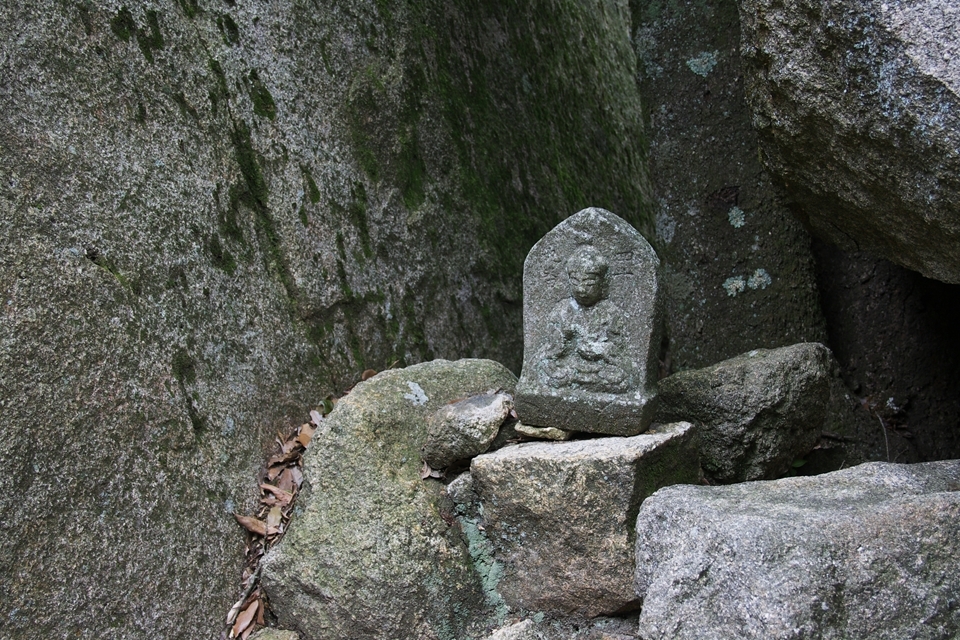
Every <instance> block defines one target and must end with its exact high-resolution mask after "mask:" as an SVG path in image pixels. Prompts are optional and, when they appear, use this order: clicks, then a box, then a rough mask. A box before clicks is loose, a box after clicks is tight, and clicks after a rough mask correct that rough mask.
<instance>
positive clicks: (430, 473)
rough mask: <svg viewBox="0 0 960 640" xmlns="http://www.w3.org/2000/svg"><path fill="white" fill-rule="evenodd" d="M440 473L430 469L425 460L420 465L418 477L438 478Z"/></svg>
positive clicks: (423, 478)
mask: <svg viewBox="0 0 960 640" xmlns="http://www.w3.org/2000/svg"><path fill="white" fill-rule="evenodd" d="M440 476H441V473H440V472H439V471H437V470H436V469H431V468H430V465H428V464H427V461H426V460H424V461H423V466H422V467H420V478H421V479H422V480H426V479H427V478H439V477H440Z"/></svg>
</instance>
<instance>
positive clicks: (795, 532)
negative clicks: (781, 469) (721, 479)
mask: <svg viewBox="0 0 960 640" xmlns="http://www.w3.org/2000/svg"><path fill="white" fill-rule="evenodd" d="M637 530H638V531H643V532H644V533H645V535H643V536H638V539H637V593H638V595H640V596H641V597H643V598H644V601H643V611H642V612H641V614H640V636H641V637H642V638H644V639H645V640H728V639H729V638H741V639H743V640H753V639H756V640H787V639H788V638H818V639H822V640H902V639H903V638H914V639H929V640H933V639H934V638H954V637H957V634H958V633H960V606H958V595H957V594H958V593H960V568H958V564H957V558H958V557H960V462H958V461H944V462H930V463H924V464H917V465H895V464H887V463H868V464H864V465H860V466H858V467H854V468H851V469H844V470H843V471H837V472H833V473H829V474H824V475H821V476H813V477H808V478H785V479H782V480H776V481H770V482H750V483H742V484H737V485H732V486H728V487H703V486H698V487H694V486H677V487H667V488H665V489H662V490H660V491H658V492H657V493H655V494H654V495H653V496H651V497H650V498H648V499H647V500H646V501H645V502H644V503H643V505H642V506H641V507H640V512H639V515H638V518H637Z"/></svg>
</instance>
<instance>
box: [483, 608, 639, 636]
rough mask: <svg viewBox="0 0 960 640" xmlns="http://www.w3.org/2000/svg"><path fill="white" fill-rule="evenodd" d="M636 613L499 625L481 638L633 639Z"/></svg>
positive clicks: (540, 617) (524, 621)
mask: <svg viewBox="0 0 960 640" xmlns="http://www.w3.org/2000/svg"><path fill="white" fill-rule="evenodd" d="M636 638H637V619H636V616H632V617H630V616H625V617H618V618H604V617H599V618H591V619H589V620H585V619H578V618H558V619H545V618H544V616H543V614H538V615H537V616H535V617H534V618H533V619H531V618H527V619H525V620H521V621H520V622H515V623H513V624H511V625H508V626H505V627H502V628H500V629H498V630H497V631H495V632H494V633H493V634H491V635H489V636H487V637H486V638H484V640H636Z"/></svg>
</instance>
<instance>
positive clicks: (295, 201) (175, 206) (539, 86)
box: [0, 0, 649, 640]
mask: <svg viewBox="0 0 960 640" xmlns="http://www.w3.org/2000/svg"><path fill="white" fill-rule="evenodd" d="M124 6H125V7H126V8H122V7H124ZM604 7H606V9H605V10H603V11H600V10H598V9H597V8H596V7H595V6H593V5H591V6H587V5H583V4H582V3H579V2H572V1H569V0H548V1H543V2H532V3H526V4H524V5H522V6H516V7H510V8H508V7H506V6H501V5H490V4H482V3H481V4H478V3H473V2H463V1H460V0H427V1H425V2H417V3H412V4H411V3H406V2H399V1H393V0H387V1H376V2H374V1H373V0H350V1H346V2H342V1H335V2H324V3H314V2H307V1H305V0H278V1H277V2H272V3H221V2H211V1H208V0H200V1H197V0H182V1H178V2H166V3H144V2H135V1H130V2H125V3H121V2H116V3H96V2H66V3H64V2H55V1H53V0H25V1H23V2H12V3H11V2H8V3H3V5H2V7H0V33H2V36H3V37H2V38H0V60H2V63H0V107H2V108H0V149H2V152H0V175H2V176H3V179H2V183H0V236H2V237H3V239H4V241H3V242H2V243H0V294H2V295H0V307H2V309H3V312H2V313H0V406H2V409H0V413H2V414H3V418H4V419H3V421H2V424H0V467H2V468H3V469H4V470H5V472H4V474H3V475H2V477H0V538H2V539H3V540H4V543H3V544H2V545H0V620H3V626H4V630H3V634H4V635H5V636H7V637H11V638H13V639H14V640H25V639H31V640H32V639H33V638H37V637H49V638H54V637H67V636H69V637H80V638H84V637H90V638H93V637H96V638H125V637H138V636H142V635H146V634H152V635H154V636H158V637H164V638H177V637H184V636H187V635H189V637H190V638H211V639H212V638H216V637H217V636H218V635H219V631H220V628H219V627H220V621H221V620H222V617H223V615H224V614H225V612H226V611H227V610H228V609H229V607H230V605H231V604H233V602H234V601H235V600H236V598H237V597H238V595H239V594H238V593H237V577H238V575H239V567H240V565H241V563H242V550H243V534H242V533H241V532H240V530H239V528H238V527H237V525H236V523H235V522H234V520H233V518H232V516H231V511H241V512H246V511H247V510H248V509H250V508H252V506H253V503H254V500H255V495H254V493H255V484H254V482H253V478H254V477H255V474H256V471H257V469H258V468H259V466H260V464H261V463H262V459H263V453H264V451H263V449H264V448H265V447H266V446H268V445H269V443H270V442H271V440H272V437H273V434H274V433H275V432H276V430H277V429H278V428H286V427H288V426H290V425H291V424H298V423H299V422H301V421H303V420H304V419H305V417H306V410H307V409H309V408H312V407H313V406H314V405H315V404H316V403H317V402H318V400H319V399H320V398H322V397H324V396H325V395H326V394H327V393H329V392H331V391H334V392H337V391H342V390H343V389H344V388H347V387H349V386H350V385H352V384H353V383H354V382H356V380H357V377H358V373H359V372H360V371H362V370H363V369H365V368H367V367H372V368H375V369H383V368H386V367H387V366H388V365H389V363H391V362H393V361H394V360H399V361H400V364H411V363H414V362H417V361H421V360H424V359H430V358H432V357H448V358H450V357H460V356H462V355H467V354H470V355H475V356H485V357H493V358H496V359H497V360H500V361H503V362H505V363H507V364H508V365H509V366H510V367H513V368H514V369H515V370H519V364H520V351H521V349H520V346H521V340H522V337H521V331H520V326H521V314H520V304H519V300H520V289H521V279H520V272H521V268H522V264H523V258H524V256H525V255H526V253H527V251H528V250H529V247H530V246H532V245H533V243H534V242H535V241H536V240H537V239H539V238H540V237H541V235H542V234H543V233H545V232H546V231H548V230H549V229H550V228H552V227H553V226H554V225H556V224H557V223H558V222H559V221H560V220H561V217H562V215H564V213H562V212H569V211H576V210H577V209H579V208H581V207H583V206H586V205H587V204H588V203H591V202H595V203H600V204H602V205H604V206H608V207H610V208H614V209H616V210H618V211H621V212H623V215H624V216H625V217H627V218H628V220H629V221H630V222H631V223H632V224H634V225H635V226H637V227H638V228H644V227H645V226H649V220H648V219H647V209H646V206H647V205H646V197H645V193H646V189H647V187H646V184H647V181H646V177H645V167H644V161H643V155H644V154H643V148H644V141H643V134H642V120H641V114H640V103H639V100H638V98H637V88H636V83H635V75H636V69H635V61H634V59H633V58H632V56H631V53H630V42H629V32H628V26H627V25H628V23H629V15H628V10H627V8H626V7H625V6H621V5H618V4H615V3H607V4H605V5H604ZM570 33H576V34H578V39H577V40H576V41H575V42H574V41H571V40H570V39H569V37H568V34H570ZM571 104H575V105H577V108H576V109H571V108H570V105H571ZM484 390H485V389H484ZM130 594H136V598H133V597H131V595H130ZM65 608H68V609H69V614H65ZM186 630H189V631H186Z"/></svg>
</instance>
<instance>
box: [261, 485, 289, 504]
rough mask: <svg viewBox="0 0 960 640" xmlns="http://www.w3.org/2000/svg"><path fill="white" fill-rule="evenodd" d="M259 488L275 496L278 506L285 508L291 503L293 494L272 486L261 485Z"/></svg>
mask: <svg viewBox="0 0 960 640" xmlns="http://www.w3.org/2000/svg"><path fill="white" fill-rule="evenodd" d="M260 488H261V489H263V490H264V491H269V492H270V493H272V494H273V495H275V496H277V500H279V502H280V506H286V505H288V504H290V502H292V501H293V494H292V493H290V492H289V491H284V490H283V489H280V488H278V487H275V486H273V485H272V484H261V485H260Z"/></svg>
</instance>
